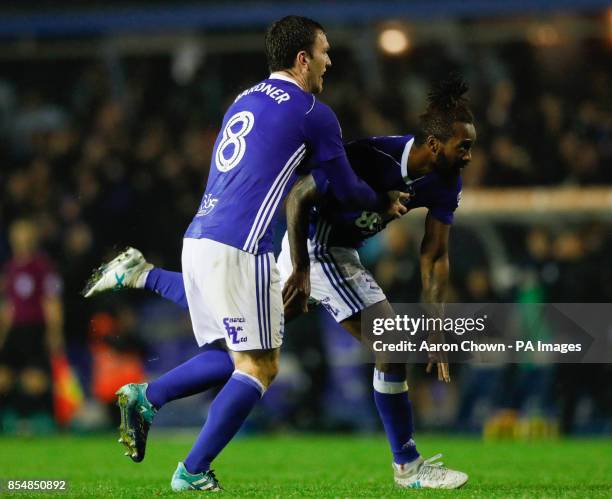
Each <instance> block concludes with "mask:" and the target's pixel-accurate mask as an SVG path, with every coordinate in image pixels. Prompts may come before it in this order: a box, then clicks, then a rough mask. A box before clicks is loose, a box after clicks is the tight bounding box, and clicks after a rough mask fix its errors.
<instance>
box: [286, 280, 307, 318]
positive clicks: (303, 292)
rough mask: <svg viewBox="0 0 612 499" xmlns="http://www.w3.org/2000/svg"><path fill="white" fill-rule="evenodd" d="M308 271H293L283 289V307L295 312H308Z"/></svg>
mask: <svg viewBox="0 0 612 499" xmlns="http://www.w3.org/2000/svg"><path fill="white" fill-rule="evenodd" d="M309 297H310V270H309V269H308V270H294V271H293V272H292V273H291V275H290V276H289V278H288V279H287V282H286V283H285V287H284V288H283V306H284V307H285V309H292V310H295V311H297V312H300V313H302V312H308V298H309Z"/></svg>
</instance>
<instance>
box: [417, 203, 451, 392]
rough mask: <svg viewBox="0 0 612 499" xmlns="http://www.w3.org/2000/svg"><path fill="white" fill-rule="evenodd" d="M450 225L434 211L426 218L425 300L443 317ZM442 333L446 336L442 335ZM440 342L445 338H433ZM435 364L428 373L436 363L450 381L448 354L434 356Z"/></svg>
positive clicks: (423, 248) (442, 376) (423, 254)
mask: <svg viewBox="0 0 612 499" xmlns="http://www.w3.org/2000/svg"><path fill="white" fill-rule="evenodd" d="M449 234H450V225H448V224H444V223H442V222H440V221H439V220H437V219H436V218H435V217H434V216H432V214H431V212H429V213H428V214H427V217H426V219H425V235H424V236H423V241H422V243H421V257H420V264H421V283H422V286H423V292H422V297H423V301H424V302H425V303H427V304H431V305H433V313H434V314H436V315H437V316H439V317H442V315H443V313H444V309H443V306H444V300H445V299H446V293H447V290H448V280H449V279H448V276H449V260H448V236H449ZM438 334H442V333H441V332H438ZM431 340H432V341H434V342H438V341H441V340H442V338H431ZM430 359H431V361H430V362H429V364H428V365H427V372H430V371H431V368H432V364H433V363H436V364H437V365H438V379H439V380H440V381H446V382H447V383H448V382H449V381H450V371H449V367H448V362H447V359H446V354H444V352H436V353H433V354H431V355H430Z"/></svg>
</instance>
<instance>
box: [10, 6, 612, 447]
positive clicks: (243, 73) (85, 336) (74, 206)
mask: <svg viewBox="0 0 612 499" xmlns="http://www.w3.org/2000/svg"><path fill="white" fill-rule="evenodd" d="M607 4H608V2H604V1H596V0H593V1H582V2H578V1H557V2H552V1H544V0H539V1H535V0H534V1H530V2H521V3H520V6H519V3H518V2H495V1H493V2H484V1H463V2H455V1H450V0H447V1H440V2H436V3H435V7H434V6H432V5H430V2H421V1H414V2H367V1H360V2H342V1H339V2H316V1H314V2H309V3H301V2H293V3H292V2H283V3H272V2H268V3H257V4H253V3H251V2H246V1H245V2H232V3H231V5H229V4H222V3H217V2H200V3H198V4H188V5H182V4H178V5H174V4H173V5H171V4H170V3H169V2H162V1H159V2H151V1H149V2H137V1H130V2H112V1H107V2H105V3H104V6H101V5H100V6H99V7H97V6H94V5H93V4H91V3H87V2H67V1H65V2H61V1H60V2H34V1H31V2H29V1H24V2H20V4H19V6H18V7H7V6H6V5H3V6H2V7H0V12H1V14H2V15H0V38H2V43H1V44H0V68H1V70H0V165H1V167H0V192H1V194H0V262H4V261H6V260H8V259H9V258H10V248H9V243H8V237H7V232H8V229H9V227H10V225H11V223H12V221H13V220H15V219H17V218H18V217H20V216H24V215H25V216H31V217H33V218H34V219H35V220H36V223H37V225H38V227H39V229H40V231H41V233H42V245H43V247H44V249H45V251H46V252H47V253H48V254H49V255H50V256H51V258H52V259H53V261H54V262H55V264H56V266H57V269H58V271H59V273H60V275H61V277H62V280H63V293H62V300H63V305H64V314H65V328H64V334H65V338H66V347H67V354H68V358H69V360H70V363H71V364H72V366H73V368H74V369H75V372H76V373H77V376H78V379H79V382H80V385H81V387H82V390H83V393H84V396H85V398H84V403H83V404H82V405H81V407H80V409H79V411H78V412H77V413H76V415H75V417H74V419H73V420H72V421H71V423H70V424H69V425H68V428H69V429H70V430H73V431H86V430H99V429H105V428H109V427H110V426H112V425H113V424H115V423H114V421H113V417H114V416H113V414H114V413H113V412H112V411H111V410H110V409H109V408H108V407H107V405H108V403H109V402H110V400H109V399H108V397H104V396H102V395H100V394H99V393H98V394H96V389H95V386H94V385H95V377H96V373H95V370H96V369H97V367H96V366H97V362H99V361H103V357H104V355H107V354H109V352H110V351H112V352H113V355H115V356H116V357H115V358H121V357H120V356H121V355H124V354H125V355H128V356H129V358H130V365H131V366H132V367H133V366H134V363H135V364H136V365H137V366H141V367H142V368H143V369H144V371H145V373H146V375H147V376H156V375H157V374H159V373H161V372H164V371H165V370H167V369H168V368H170V367H172V366H174V365H176V364H177V363H179V362H181V361H182V360H184V359H186V358H188V357H189V356H191V355H192V354H193V353H194V352H195V342H194V341H193V337H192V333H191V331H190V325H189V319H188V316H187V315H186V314H185V313H183V312H182V311H180V310H178V309H177V308H175V307H174V306H173V305H172V304H169V303H165V302H163V301H162V300H160V299H159V298H157V297H154V296H147V295H145V294H144V293H143V292H122V293H116V294H111V295H107V296H104V297H100V298H96V299H95V300H89V301H86V300H84V299H82V298H81V297H80V296H79V291H80V290H81V288H82V287H83V285H84V282H85V280H86V278H87V277H88V275H89V272H90V270H91V269H92V268H94V267H96V266H97V265H98V264H99V263H100V262H101V261H102V260H103V259H106V258H108V257H110V256H113V255H114V254H115V252H116V250H117V249H121V248H123V247H124V246H126V245H128V244H129V245H132V246H135V247H137V248H139V249H141V250H142V251H143V253H144V254H145V256H146V257H147V258H148V259H149V260H150V261H151V262H153V263H154V264H156V265H159V266H163V267H165V268H168V269H171V270H178V269H179V265H180V248H181V238H182V234H183V232H184V230H185V228H186V226H187V224H188V222H189V220H190V219H191V217H192V216H193V213H194V211H195V209H196V207H197V205H198V203H199V199H200V196H201V194H202V191H203V186H204V178H205V176H206V173H207V170H208V168H209V161H210V153H211V149H212V145H213V142H214V139H215V137H216V134H217V132H218V126H219V123H220V122H221V118H222V115H223V112H224V110H225V108H226V107H227V105H228V103H229V102H231V100H232V99H233V97H234V96H235V95H236V94H237V93H239V92H240V91H241V90H242V89H244V88H245V87H246V86H248V85H249V84H251V83H252V82H255V81H258V80H260V79H262V78H263V77H265V76H266V74H267V71H266V64H265V58H264V55H263V35H262V33H263V29H264V27H265V25H266V24H268V23H269V22H270V21H272V20H274V19H275V18H278V17H280V16H282V15H284V14H287V13H300V14H304V15H308V16H311V17H313V18H315V19H317V20H319V21H320V22H321V23H322V24H323V25H324V26H325V27H326V28H327V30H328V35H329V39H330V42H331V44H332V52H331V57H332V61H333V66H332V68H331V70H330V71H329V73H327V75H326V88H325V91H324V93H323V94H322V95H321V99H322V100H323V101H324V102H326V103H328V104H329V105H331V107H332V108H333V109H334V110H335V111H336V113H337V115H338V117H339V120H340V123H341V124H342V127H343V133H344V137H345V138H346V139H351V138H358V137H363V136H370V135H390V134H402V133H410V132H412V131H414V130H415V128H416V124H417V118H418V114H419V112H420V111H421V110H423V108H424V103H425V96H426V91H427V88H428V84H429V82H431V81H432V80H434V79H436V78H439V77H441V76H443V75H444V74H445V73H446V72H447V71H448V70H451V69H455V70H458V71H460V72H461V73H462V74H463V75H464V76H465V78H466V79H467V80H468V81H469V83H470V85H471V92H470V99H471V102H472V106H473V111H474V114H475V116H476V125H477V130H478V136H479V137H478V143H477V147H476V149H475V150H474V153H473V160H472V164H471V165H470V166H469V168H468V169H467V170H466V171H465V175H464V191H463V200H462V204H461V205H460V208H459V210H458V212H457V217H456V225H455V227H454V228H453V230H452V232H451V234H452V235H451V281H452V290H451V301H457V302H469V301H477V302H495V301H515V300H529V301H543V302H608V303H609V302H611V301H612V267H611V266H610V263H609V255H610V252H611V250H612V231H611V230H610V229H611V225H612V221H611V214H612V201H611V198H612V169H611V166H612V163H611V160H612V75H611V72H610V56H611V51H612V7H609V6H608V5H607ZM394 52H397V53H394ZM421 225H422V214H421V215H419V214H418V213H411V214H410V215H409V216H408V217H406V219H405V220H402V221H400V222H396V223H394V224H392V225H391V226H390V227H389V229H388V230H387V231H385V232H384V233H382V234H381V235H379V236H378V237H377V238H375V239H373V240H372V241H370V242H369V243H368V245H367V246H366V247H365V248H364V250H363V251H362V258H363V260H364V262H365V263H366V264H367V266H368V267H369V268H371V269H372V271H373V272H374V274H375V276H376V278H377V280H378V282H379V283H380V284H381V286H382V288H383V289H384V290H385V291H386V293H387V296H388V297H389V299H390V301H395V302H404V301H408V302H410V301H416V300H418V299H419V290H420V284H419V269H418V257H417V255H418V247H419V243H420V237H421V232H420V231H421ZM100 344H104V345H105V346H107V347H108V348H109V349H107V350H100V349H99V348H98V347H99V345H100ZM101 351H102V354H100V352H101ZM100 355H101V356H102V359H101V358H99V357H100ZM109 355H110V354H109ZM96 356H98V358H96ZM117 356H119V357H117ZM98 367H99V366H98ZM135 369H136V370H138V367H136V368H135ZM116 374H117V380H121V376H122V373H121V368H119V369H117V372H116ZM452 375H453V383H452V384H450V385H442V384H440V383H438V382H437V381H434V379H433V378H430V377H426V376H425V374H424V369H423V366H414V367H413V368H411V373H410V378H409V379H410V384H411V387H412V398H413V402H414V407H415V409H416V416H417V428H418V430H419V431H422V430H440V429H442V430H452V431H464V432H468V433H474V434H479V433H481V432H482V431H483V429H484V428H487V427H488V428H492V427H494V426H495V424H498V426H499V428H502V430H500V431H501V433H503V428H505V427H504V425H505V424H506V423H507V424H508V428H510V430H508V432H509V434H513V435H514V434H515V432H518V433H516V434H517V435H518V434H520V431H521V430H517V428H521V427H522V428H525V425H524V424H523V423H525V422H526V423H527V428H528V429H527V430H526V431H527V434H526V435H523V436H528V434H529V432H534V434H533V435H531V436H543V434H544V433H547V432H548V431H551V432H552V433H555V429H554V428H556V427H557V425H558V426H559V427H560V429H561V431H563V432H565V433H573V434H584V433H589V434H594V433H595V434H602V433H603V434H608V435H609V433H610V432H611V431H612V407H611V405H612V386H611V385H610V383H609V379H610V367H609V365H563V366H548V367H537V366H529V365H521V366H493V367H489V368H486V369H485V368H477V367H473V366H467V365H462V366H453V367H452ZM594 380H602V382H593V381H594ZM117 382H118V383H119V384H122V383H123V381H121V382H119V381H117ZM209 400H210V396H209V395H207V396H203V397H192V398H191V399H188V400H184V401H178V402H174V403H173V404H171V405H170V406H168V407H166V408H164V410H163V411H161V412H160V414H159V417H158V418H159V421H156V425H157V424H159V425H167V426H169V427H176V426H179V425H183V426H199V425H200V424H201V422H202V420H203V418H204V417H205V414H206V409H207V404H208V401H209ZM546 421H548V422H551V423H552V427H551V428H552V429H551V428H549V427H548V426H546V425H544V426H546V428H548V429H547V430H546V431H539V432H538V431H537V427H538V424H539V423H540V422H546ZM530 422H531V423H534V425H535V426H534V425H532V426H531V427H530V426H529V424H531V423H530ZM521 424H523V426H521ZM487 425H489V426H487ZM491 425H493V426H491ZM529 428H532V429H531V430H530V429H529ZM533 428H536V430H533ZM286 429H293V430H316V431H322V430H323V431H363V432H370V431H379V430H380V428H379V422H378V420H377V416H376V412H375V408H374V405H373V403H372V400H371V370H370V368H369V367H368V366H366V365H364V364H363V362H362V361H361V357H360V352H359V349H358V348H357V345H356V344H355V343H354V342H353V341H352V340H351V338H350V337H349V336H348V334H346V333H345V332H343V331H342V330H339V328H338V327H337V326H336V325H335V324H334V323H332V321H330V320H329V319H328V318H327V317H326V316H325V314H322V313H320V314H311V315H310V316H308V317H306V318H304V319H301V320H300V321H299V322H298V323H296V324H292V325H291V326H290V327H289V328H288V333H287V335H286V344H285V346H284V356H283V361H282V368H281V373H280V375H279V378H278V379H277V381H276V382H275V385H274V386H273V388H272V389H270V391H269V393H268V394H267V395H266V397H265V399H264V401H263V403H262V404H261V406H260V407H259V409H258V410H257V412H256V413H255V414H254V415H253V417H251V418H250V419H249V422H248V424H247V428H246V430H247V431H253V432H256V431H279V430H286ZM4 431H5V432H6V433H18V434H21V433H30V432H32V431H33V429H32V428H31V427H28V426H27V425H22V426H17V427H9V426H5V427H4ZM492 431H493V430H492Z"/></svg>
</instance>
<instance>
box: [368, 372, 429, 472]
mask: <svg viewBox="0 0 612 499" xmlns="http://www.w3.org/2000/svg"><path fill="white" fill-rule="evenodd" d="M374 401H375V402H376V408H377V409H378V414H379V415H380V419H381V421H382V423H383V426H384V427H385V433H386V434H387V440H388V441H389V445H390V446H391V452H393V461H395V463H397V464H405V463H409V462H411V461H414V460H415V459H417V458H418V457H419V453H418V452H417V448H416V444H415V443H414V440H413V439H412V436H413V433H414V422H413V420H412V404H411V403H410V399H409V398H408V384H407V383H406V376H405V375H398V374H387V373H383V372H381V371H379V370H378V369H376V368H374Z"/></svg>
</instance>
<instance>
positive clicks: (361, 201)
mask: <svg viewBox="0 0 612 499" xmlns="http://www.w3.org/2000/svg"><path fill="white" fill-rule="evenodd" d="M319 168H321V169H322V170H323V171H324V172H325V175H326V176H327V179H328V182H329V186H328V189H329V190H330V191H331V192H332V193H333V195H334V196H335V198H336V199H337V200H338V201H339V202H340V204H342V205H344V206H346V207H347V208H351V209H359V210H370V211H384V210H385V209H386V208H387V206H388V204H389V198H388V196H387V193H385V192H380V193H377V192H376V191H374V190H373V189H372V188H371V187H370V186H369V185H368V184H366V183H365V182H364V181H363V180H361V179H360V178H359V177H357V175H355V172H354V171H353V169H352V168H351V165H349V162H348V160H347V159H346V156H339V157H337V158H334V159H330V160H329V161H325V162H323V163H320V164H319Z"/></svg>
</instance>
